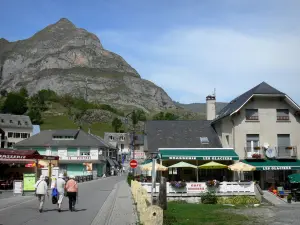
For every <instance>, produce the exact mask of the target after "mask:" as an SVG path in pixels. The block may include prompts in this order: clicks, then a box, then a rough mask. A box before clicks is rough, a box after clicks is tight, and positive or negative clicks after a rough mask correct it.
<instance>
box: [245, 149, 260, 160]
mask: <svg viewBox="0 0 300 225" xmlns="http://www.w3.org/2000/svg"><path fill="white" fill-rule="evenodd" d="M263 158H265V154H264V150H263V148H262V147H245V159H263Z"/></svg>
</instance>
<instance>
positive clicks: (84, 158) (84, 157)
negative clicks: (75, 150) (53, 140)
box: [60, 155, 98, 161]
mask: <svg viewBox="0 0 300 225" xmlns="http://www.w3.org/2000/svg"><path fill="white" fill-rule="evenodd" d="M60 160H70V161H73V160H74V161H76V160H78V161H80V160H98V156H95V155H94V156H90V155H86V156H62V157H60Z"/></svg>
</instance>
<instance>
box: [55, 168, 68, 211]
mask: <svg viewBox="0 0 300 225" xmlns="http://www.w3.org/2000/svg"><path fill="white" fill-rule="evenodd" d="M63 178H64V175H63V174H62V173H61V174H59V175H58V179H57V181H56V188H57V192H58V201H57V204H58V212H61V204H62V201H63V199H64V195H65V185H66V181H65V180H64V179H63Z"/></svg>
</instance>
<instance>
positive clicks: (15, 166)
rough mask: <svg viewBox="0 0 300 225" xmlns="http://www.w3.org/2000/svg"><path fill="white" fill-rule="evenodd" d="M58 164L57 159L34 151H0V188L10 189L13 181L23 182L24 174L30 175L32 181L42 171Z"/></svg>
mask: <svg viewBox="0 0 300 225" xmlns="http://www.w3.org/2000/svg"><path fill="white" fill-rule="evenodd" d="M51 163H56V164H57V163H58V157H49V156H44V155H40V154H39V153H38V152H37V151H35V150H11V149H0V187H1V188H2V189H12V187H13V182H14V181H15V180H19V181H20V180H23V179H24V176H25V174H31V175H32V176H33V177H34V180H36V178H37V177H38V176H39V175H40V174H41V173H42V169H44V168H45V167H46V166H49V165H50V166H51Z"/></svg>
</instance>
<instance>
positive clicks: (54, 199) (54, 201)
mask: <svg viewBox="0 0 300 225" xmlns="http://www.w3.org/2000/svg"><path fill="white" fill-rule="evenodd" d="M57 202H58V199H57V196H52V204H57Z"/></svg>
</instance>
